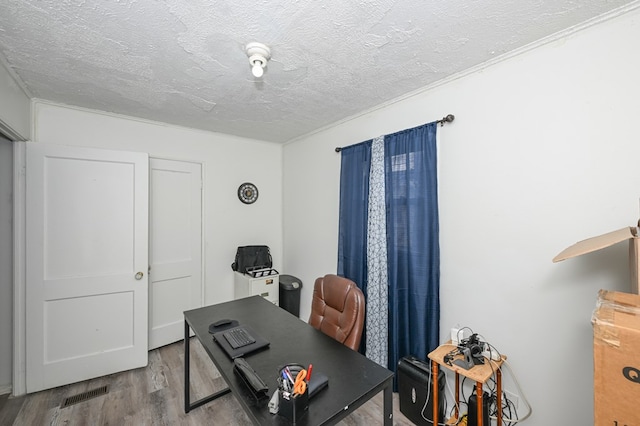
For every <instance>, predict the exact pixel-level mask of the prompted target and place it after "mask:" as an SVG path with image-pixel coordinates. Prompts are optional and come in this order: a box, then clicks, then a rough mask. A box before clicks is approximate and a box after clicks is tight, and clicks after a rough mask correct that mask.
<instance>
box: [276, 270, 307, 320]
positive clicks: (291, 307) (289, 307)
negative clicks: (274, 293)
mask: <svg viewBox="0 0 640 426" xmlns="http://www.w3.org/2000/svg"><path fill="white" fill-rule="evenodd" d="M301 288H302V281H300V279H299V278H296V277H294V276H292V275H280V293H279V297H280V302H279V305H280V307H281V308H282V309H284V310H286V311H289V312H290V313H292V314H293V315H295V316H297V317H299V316H300V289H301Z"/></svg>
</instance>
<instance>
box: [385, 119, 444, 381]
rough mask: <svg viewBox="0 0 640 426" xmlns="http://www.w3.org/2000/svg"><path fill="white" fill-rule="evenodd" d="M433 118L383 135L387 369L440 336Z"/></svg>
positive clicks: (422, 351) (424, 350)
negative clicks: (387, 332) (385, 209)
mask: <svg viewBox="0 0 640 426" xmlns="http://www.w3.org/2000/svg"><path fill="white" fill-rule="evenodd" d="M436 132H437V123H435V122H434V123H429V124H425V125H423V126H420V127H416V128H413V129H409V130H404V131H401V132H398V133H394V134H392V135H387V136H385V187H386V189H385V190H386V195H385V199H386V206H387V264H388V275H389V369H391V370H394V371H395V370H396V366H397V364H398V361H399V360H400V359H401V358H402V357H403V356H406V355H416V356H418V357H420V358H423V359H426V357H427V354H428V353H429V352H430V351H432V350H433V349H435V348H436V347H437V346H438V344H439V341H440V337H439V329H440V245H439V222H438V192H437V188H438V181H437V179H438V176H437V146H436Z"/></svg>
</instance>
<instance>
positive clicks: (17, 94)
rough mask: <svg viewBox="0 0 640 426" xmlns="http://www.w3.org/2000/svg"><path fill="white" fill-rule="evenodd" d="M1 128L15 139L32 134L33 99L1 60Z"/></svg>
mask: <svg viewBox="0 0 640 426" xmlns="http://www.w3.org/2000/svg"><path fill="white" fill-rule="evenodd" d="M0 129H3V130H4V132H5V133H7V134H8V135H9V136H11V137H12V139H15V140H27V139H29V137H30V135H31V101H30V99H29V97H28V96H27V95H26V94H25V93H24V91H23V90H22V88H21V87H20V86H19V85H18V84H17V83H16V81H15V80H14V79H13V76H12V75H11V74H10V73H9V71H7V69H6V68H5V66H4V65H3V63H2V62H0Z"/></svg>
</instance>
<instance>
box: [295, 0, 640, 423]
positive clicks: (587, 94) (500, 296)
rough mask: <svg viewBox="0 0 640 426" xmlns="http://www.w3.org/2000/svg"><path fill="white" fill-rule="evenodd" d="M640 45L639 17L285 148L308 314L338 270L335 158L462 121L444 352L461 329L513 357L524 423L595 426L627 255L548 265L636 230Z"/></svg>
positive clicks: (450, 183)
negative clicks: (385, 137) (610, 311)
mask: <svg viewBox="0 0 640 426" xmlns="http://www.w3.org/2000/svg"><path fill="white" fill-rule="evenodd" d="M638 40H640V11H634V12H630V13H628V14H627V15H624V16H621V17H618V18H615V19H612V20H610V21H607V22H604V23H600V24H598V25H595V26H593V27H590V28H586V29H584V30H582V31H580V32H577V33H575V34H573V35H570V36H567V37H564V38H562V39H560V40H557V41H555V42H552V43H550V44H546V45H541V46H539V47H537V48H535V49H533V50H529V51H526V52H523V53H522V54H521V55H518V56H515V57H513V58H511V59H509V60H506V61H503V62H500V63H498V64H495V65H492V66H490V67H487V68H484V69H482V70H480V71H478V72H475V73H473V74H471V75H467V76H464V77H462V78H460V79H457V80H454V81H451V82H449V83H447V84H445V85H441V86H438V87H435V88H432V89H430V90H427V91H425V92H423V93H421V94H417V95H415V96H413V97H411V98H408V99H405V100H402V101H399V102H397V103H395V104H391V105H387V106H385V107H383V108H381V109H378V110H376V111H372V112H370V113H368V114H366V115H364V116H360V117H357V118H354V119H353V120H351V121H347V122H345V123H342V124H340V125H337V126H335V127H333V128H330V129H326V130H325V131H322V132H320V133H317V134H315V135H312V136H309V137H307V138H305V139H303V140H300V141H297V142H295V143H291V144H289V145H287V146H285V149H284V211H283V214H284V229H285V234H284V235H285V238H284V246H285V267H286V270H287V273H290V274H293V275H296V276H298V277H300V278H301V279H302V281H303V284H304V285H305V287H304V289H303V292H302V294H303V300H302V302H301V304H302V312H301V317H303V318H306V317H308V315H309V310H310V304H311V293H312V285H313V280H314V279H315V278H316V277H317V276H320V275H323V274H325V273H335V271H336V259H337V220H338V218H337V216H338V195H339V168H340V159H339V154H336V153H335V152H334V150H333V149H334V147H336V146H343V145H350V144H353V143H357V142H360V141H363V140H367V139H370V138H372V137H375V136H377V135H380V134H388V133H391V132H395V131H398V130H402V129H405V128H410V127H414V126H417V125H420V124H423V123H425V122H428V121H432V120H435V119H439V118H441V117H443V116H444V115H446V114H449V113H452V114H455V116H456V120H455V122H454V123H452V124H449V125H446V126H445V127H443V128H439V138H440V141H439V191H440V193H439V195H440V197H439V199H440V230H441V234H440V244H441V274H442V275H441V290H440V294H441V326H440V329H441V340H442V341H445V340H447V333H448V330H449V329H450V328H451V327H452V326H454V325H455V324H460V325H463V326H469V327H472V328H473V329H474V330H475V331H476V332H479V333H481V334H482V335H483V336H484V337H485V338H486V339H487V340H488V341H490V342H491V343H493V344H494V345H495V346H496V347H498V349H500V350H501V351H502V352H503V353H505V354H507V355H508V357H509V360H510V364H511V366H512V367H513V369H514V370H515V372H516V375H517V377H518V379H519V381H520V383H521V385H522V387H523V389H524V391H525V393H526V395H527V396H528V398H529V400H530V402H531V404H532V405H533V408H534V412H533V415H532V417H531V418H530V419H529V420H528V421H527V422H526V423H525V424H527V425H532V426H547V425H561V424H562V425H566V424H574V425H588V424H593V413H592V404H593V403H592V399H593V390H592V389H593V365H592V356H593V350H592V328H591V324H590V318H591V313H592V311H593V309H594V307H595V301H596V296H597V291H598V289H600V288H607V289H612V290H620V291H628V290H629V284H628V279H629V277H628V272H627V270H626V265H627V263H626V255H627V248H626V245H624V244H620V245H618V246H615V247H612V248H609V249H606V250H603V251H601V252H599V253H594V254H590V255H586V256H583V257H582V258H577V259H572V260H568V261H565V262H563V263H560V264H553V263H552V262H551V259H552V258H553V257H554V256H555V255H556V254H557V253H558V252H560V251H561V250H562V249H564V248H565V247H566V246H568V245H570V244H572V243H574V242H576V241H578V240H582V239H585V238H587V237H590V236H594V235H598V234H600V233H604V232H607V231H610V230H615V229H618V228H621V227H624V226H628V225H634V224H635V223H636V220H637V218H638V214H639V211H638V199H639V196H640V167H638V165H637V163H638V158H640V143H639V142H638V127H637V123H638V116H640V101H639V99H640V80H639V77H638V76H640V57H639V56H638V55H637V52H638V49H639V48H640V45H639V43H638ZM417 355H420V356H423V357H424V356H426V354H417ZM509 376H510V375H509V374H508V373H505V378H506V383H507V389H508V390H511V391H514V390H515V389H514V385H513V381H512V379H511V378H510V377H509ZM522 405H523V404H522V402H521V403H520V406H521V407H522ZM524 413H525V410H524V409H523V408H521V409H520V414H521V415H523V414H524Z"/></svg>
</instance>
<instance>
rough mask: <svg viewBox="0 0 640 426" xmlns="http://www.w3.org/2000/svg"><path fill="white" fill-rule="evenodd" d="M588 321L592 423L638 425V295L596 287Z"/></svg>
mask: <svg viewBox="0 0 640 426" xmlns="http://www.w3.org/2000/svg"><path fill="white" fill-rule="evenodd" d="M591 322H592V324H593V362H594V375H593V380H594V425H596V426H601V425H612V426H613V425H618V426H625V425H626V426H632V425H640V410H639V409H638V401H640V356H639V354H640V296H639V295H636V294H628V293H620V292H613V291H606V290H600V293H599V294H598V303H597V306H596V309H595V311H594V312H593V316H592V319H591Z"/></svg>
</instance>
